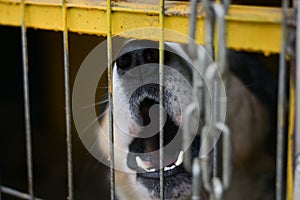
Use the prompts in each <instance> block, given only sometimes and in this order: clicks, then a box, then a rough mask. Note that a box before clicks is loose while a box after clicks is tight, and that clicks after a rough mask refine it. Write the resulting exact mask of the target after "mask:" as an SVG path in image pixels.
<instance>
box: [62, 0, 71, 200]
mask: <svg viewBox="0 0 300 200" xmlns="http://www.w3.org/2000/svg"><path fill="white" fill-rule="evenodd" d="M62 9H63V24H64V30H63V49H64V87H65V106H66V113H65V120H66V144H67V168H68V169H67V174H68V199H69V200H73V160H72V129H71V106H70V102H71V101H70V80H69V67H70V64H69V40H68V24H67V6H66V0H62Z"/></svg>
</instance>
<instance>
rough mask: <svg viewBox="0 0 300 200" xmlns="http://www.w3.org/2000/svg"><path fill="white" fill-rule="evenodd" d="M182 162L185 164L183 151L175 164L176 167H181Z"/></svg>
mask: <svg viewBox="0 0 300 200" xmlns="http://www.w3.org/2000/svg"><path fill="white" fill-rule="evenodd" d="M182 162H183V151H180V153H179V155H178V158H177V160H176V162H175V165H176V166H179V165H180V164H181V163H182Z"/></svg>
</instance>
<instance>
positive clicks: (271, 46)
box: [227, 21, 281, 55]
mask: <svg viewBox="0 0 300 200" xmlns="http://www.w3.org/2000/svg"><path fill="white" fill-rule="evenodd" d="M280 38H281V29H280V26H279V25H277V24H269V23H254V22H248V23H241V22H240V21H232V22H230V23H228V28H227V46H228V47H229V48H233V49H236V50H248V51H263V52H264V53H265V54H266V55H268V54H270V53H274V52H280Z"/></svg>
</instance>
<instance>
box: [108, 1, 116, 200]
mask: <svg viewBox="0 0 300 200" xmlns="http://www.w3.org/2000/svg"><path fill="white" fill-rule="evenodd" d="M111 10H112V5H111V0H107V10H106V16H107V21H106V23H107V24H106V26H107V27H106V28H107V73H108V90H109V91H108V102H109V117H108V126H109V141H110V146H109V147H110V199H111V200H114V199H115V156H114V124H113V121H114V116H113V82H112V80H113V79H112V67H113V66H112V27H111V26H112V23H111V21H112V16H111V14H112V12H111Z"/></svg>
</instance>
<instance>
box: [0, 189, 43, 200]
mask: <svg viewBox="0 0 300 200" xmlns="http://www.w3.org/2000/svg"><path fill="white" fill-rule="evenodd" d="M0 191H1V193H4V194H8V195H11V196H14V197H17V198H20V199H32V197H31V195H30V194H27V193H24V192H20V191H18V190H15V189H12V188H9V187H6V186H1V188H0ZM34 200H42V199H40V198H37V197H34Z"/></svg>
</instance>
